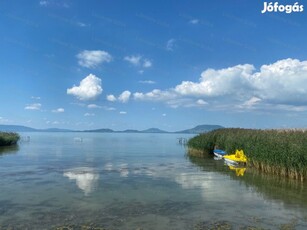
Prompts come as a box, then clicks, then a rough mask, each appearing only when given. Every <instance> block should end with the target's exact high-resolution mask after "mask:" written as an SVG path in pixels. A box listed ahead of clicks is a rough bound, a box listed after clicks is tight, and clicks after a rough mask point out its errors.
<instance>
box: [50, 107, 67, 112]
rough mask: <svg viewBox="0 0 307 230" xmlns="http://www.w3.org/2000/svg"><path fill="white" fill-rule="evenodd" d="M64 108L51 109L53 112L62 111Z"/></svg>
mask: <svg viewBox="0 0 307 230" xmlns="http://www.w3.org/2000/svg"><path fill="white" fill-rule="evenodd" d="M64 111H65V110H64V109H63V108H58V109H54V110H52V112H53V113H64Z"/></svg>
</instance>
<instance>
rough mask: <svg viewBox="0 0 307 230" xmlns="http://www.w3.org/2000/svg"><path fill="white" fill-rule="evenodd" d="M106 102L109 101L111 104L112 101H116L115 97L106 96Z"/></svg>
mask: <svg viewBox="0 0 307 230" xmlns="http://www.w3.org/2000/svg"><path fill="white" fill-rule="evenodd" d="M107 100H108V101H111V102H114V101H116V100H117V99H116V97H115V96H114V95H113V94H110V95H107Z"/></svg>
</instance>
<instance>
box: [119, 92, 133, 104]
mask: <svg viewBox="0 0 307 230" xmlns="http://www.w3.org/2000/svg"><path fill="white" fill-rule="evenodd" d="M130 96H131V92H130V91H128V90H126V91H124V92H122V93H121V94H120V95H119V97H118V100H119V101H120V102H122V103H126V102H128V101H129V99H130Z"/></svg>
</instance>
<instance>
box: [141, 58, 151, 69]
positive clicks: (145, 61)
mask: <svg viewBox="0 0 307 230" xmlns="http://www.w3.org/2000/svg"><path fill="white" fill-rule="evenodd" d="M151 66H152V61H150V60H148V59H145V60H144V62H143V67H144V68H149V67H151Z"/></svg>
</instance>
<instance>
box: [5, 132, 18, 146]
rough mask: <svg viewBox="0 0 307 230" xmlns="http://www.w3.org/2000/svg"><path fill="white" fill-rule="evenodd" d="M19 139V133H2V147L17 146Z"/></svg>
mask: <svg viewBox="0 0 307 230" xmlns="http://www.w3.org/2000/svg"><path fill="white" fill-rule="evenodd" d="M19 139H20V136H19V134H18V133H10V132H0V146H9V145H15V144H16V143H17V141H18V140H19Z"/></svg>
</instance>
